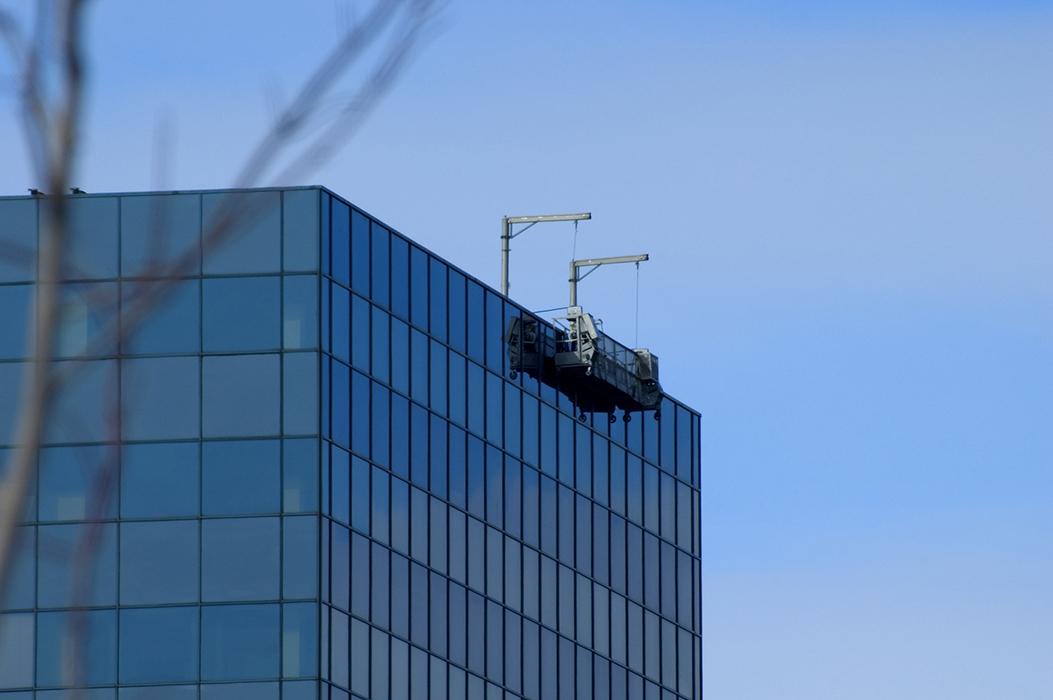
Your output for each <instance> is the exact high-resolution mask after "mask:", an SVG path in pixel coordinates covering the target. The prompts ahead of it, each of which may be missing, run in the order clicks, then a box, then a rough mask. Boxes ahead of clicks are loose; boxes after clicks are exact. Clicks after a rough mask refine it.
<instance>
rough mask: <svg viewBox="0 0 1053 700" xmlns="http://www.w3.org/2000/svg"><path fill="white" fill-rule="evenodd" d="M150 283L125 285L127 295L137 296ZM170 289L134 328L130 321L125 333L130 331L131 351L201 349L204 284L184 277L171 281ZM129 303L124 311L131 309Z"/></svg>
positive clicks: (131, 352) (137, 352) (123, 287)
mask: <svg viewBox="0 0 1053 700" xmlns="http://www.w3.org/2000/svg"><path fill="white" fill-rule="evenodd" d="M148 285H149V283H146V282H125V283H123V284H122V286H121V288H122V290H123V293H124V295H125V298H135V297H137V296H139V295H141V294H142V293H143V291H144V290H145V289H147V288H148ZM167 290H168V291H167V292H166V293H165V296H164V297H162V299H161V300H160V302H159V303H158V305H157V306H156V307H155V308H153V309H151V311H150V313H148V314H146V316H145V317H144V318H143V319H142V321H141V322H139V323H138V324H137V325H136V326H135V330H134V331H132V332H130V331H131V328H130V326H129V322H128V321H124V323H125V329H124V331H125V333H129V332H130V333H129V335H128V340H127V342H126V343H125V347H124V351H125V352H127V353H129V354H153V353H173V354H174V353H184V352H198V351H199V350H200V349H201V324H200V321H199V318H200V306H201V302H200V299H199V296H200V293H201V283H200V282H199V281H198V280H182V281H178V282H171V283H169V284H168V287H167ZM127 309H128V306H127V302H126V305H125V307H124V313H125V314H127V313H128V311H127Z"/></svg>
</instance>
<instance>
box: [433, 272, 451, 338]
mask: <svg viewBox="0 0 1053 700" xmlns="http://www.w3.org/2000/svg"><path fill="white" fill-rule="evenodd" d="M429 285H430V287H429V288H430V290H431V291H430V294H429V303H430V304H431V314H430V316H431V325H430V329H431V334H432V335H433V336H435V337H436V338H438V339H439V340H443V341H445V340H446V285H447V282H446V265H445V263H443V262H442V261H441V260H438V259H436V258H431V277H430V280H429Z"/></svg>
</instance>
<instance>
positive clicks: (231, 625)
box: [201, 605, 279, 680]
mask: <svg viewBox="0 0 1053 700" xmlns="http://www.w3.org/2000/svg"><path fill="white" fill-rule="evenodd" d="M278 629H279V608H278V606H277V605H222V606H209V607H205V608H203V609H202V611H201V676H202V678H204V679H206V680H242V679H249V678H268V677H277V675H278V656H279V647H278V636H279V635H278Z"/></svg>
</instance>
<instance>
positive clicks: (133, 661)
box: [120, 607, 199, 683]
mask: <svg viewBox="0 0 1053 700" xmlns="http://www.w3.org/2000/svg"><path fill="white" fill-rule="evenodd" d="M198 611H199V609H198V608H197V607H186V608H155V609H138V610H136V609H132V610H121V641H120V647H121V648H120V667H121V677H120V681H121V683H160V682H172V681H191V680H194V679H196V678H197V669H198V614H199V612H198Z"/></svg>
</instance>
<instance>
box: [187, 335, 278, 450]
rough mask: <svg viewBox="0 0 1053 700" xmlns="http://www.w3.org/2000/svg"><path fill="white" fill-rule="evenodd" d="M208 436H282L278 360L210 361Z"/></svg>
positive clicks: (246, 357) (258, 357) (255, 357)
mask: <svg viewBox="0 0 1053 700" xmlns="http://www.w3.org/2000/svg"><path fill="white" fill-rule="evenodd" d="M203 375H204V376H203V382H202V384H203V385H204V390H205V394H204V401H203V404H204V414H205V415H204V432H205V435H206V436H208V437H213V436H243V435H246V436H247V435H274V434H277V433H278V427H279V426H278V423H279V416H280V407H279V404H278V394H279V391H278V379H279V377H278V375H279V367H278V356H277V355H240V356H229V357H206V358H205V359H204V370H203Z"/></svg>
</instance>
